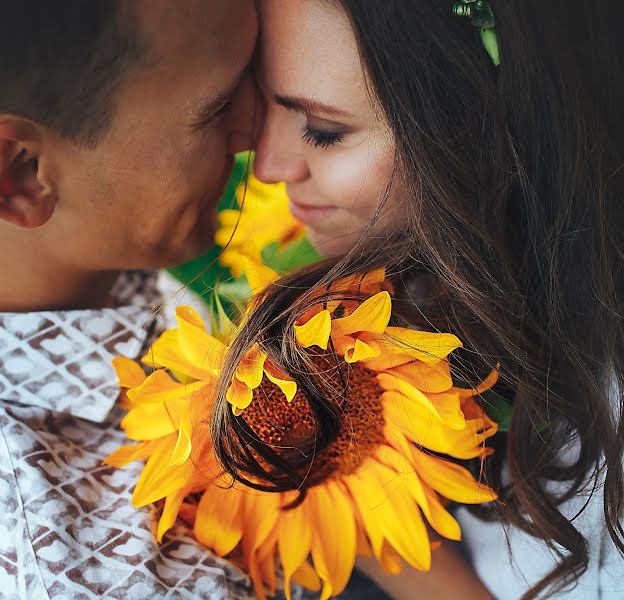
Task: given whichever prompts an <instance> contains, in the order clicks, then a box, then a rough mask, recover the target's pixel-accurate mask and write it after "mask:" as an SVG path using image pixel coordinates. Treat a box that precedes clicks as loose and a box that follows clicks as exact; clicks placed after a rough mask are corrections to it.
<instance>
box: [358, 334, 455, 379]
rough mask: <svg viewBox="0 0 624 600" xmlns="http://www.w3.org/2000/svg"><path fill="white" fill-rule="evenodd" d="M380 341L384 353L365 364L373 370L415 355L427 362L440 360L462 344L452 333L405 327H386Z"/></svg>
mask: <svg viewBox="0 0 624 600" xmlns="http://www.w3.org/2000/svg"><path fill="white" fill-rule="evenodd" d="M378 343H379V346H380V348H381V354H380V355H379V356H378V357H377V358H372V359H370V360H368V361H366V364H365V365H364V366H366V367H367V368H369V369H372V370H373V371H384V370H387V369H392V368H396V367H400V366H401V365H404V364H406V363H409V362H412V361H413V360H414V359H418V360H420V361H422V362H424V363H426V364H437V363H439V362H440V361H441V360H443V359H444V358H446V357H447V356H448V355H449V354H450V353H451V352H452V351H453V350H455V349H456V348H459V347H460V346H461V345H462V343H461V342H460V341H459V339H458V338H457V337H456V336H454V335H452V334H450V333H431V332H429V331H417V330H413V329H404V328H403V327H387V328H386V332H385V335H384V336H383V338H381V339H380V340H379V341H378Z"/></svg>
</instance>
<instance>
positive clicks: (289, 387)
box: [264, 362, 297, 402]
mask: <svg viewBox="0 0 624 600" xmlns="http://www.w3.org/2000/svg"><path fill="white" fill-rule="evenodd" d="M264 372H265V374H266V376H267V378H268V379H269V381H271V382H273V383H274V384H275V385H276V386H277V387H278V388H279V389H280V390H282V392H283V393H284V396H286V400H287V401H288V402H292V400H293V398H294V397H295V394H296V393H297V384H296V383H295V382H294V381H291V380H289V379H287V378H286V374H285V373H283V372H282V371H281V369H278V368H277V367H276V366H275V365H273V364H271V363H269V362H265V363H264Z"/></svg>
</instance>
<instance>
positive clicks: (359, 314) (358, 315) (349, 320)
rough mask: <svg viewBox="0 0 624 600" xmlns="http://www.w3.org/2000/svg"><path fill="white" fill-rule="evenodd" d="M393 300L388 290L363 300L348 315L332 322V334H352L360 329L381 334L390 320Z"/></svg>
mask: <svg viewBox="0 0 624 600" xmlns="http://www.w3.org/2000/svg"><path fill="white" fill-rule="evenodd" d="M391 313H392V300H391V298H390V294H389V293H388V292H385V291H384V292H379V293H378V294H375V295H374V296H372V297H371V298H369V299H368V300H366V301H364V302H362V304H360V306H358V307H357V308H356V309H355V310H354V311H353V312H352V313H351V314H350V315H349V316H348V317H343V318H342V319H335V320H334V321H333V322H332V334H336V335H341V336H342V335H351V334H354V333H357V332H359V331H366V332H369V333H376V334H381V333H383V332H384V331H385V329H386V327H387V326H388V323H389V322H390V315H391Z"/></svg>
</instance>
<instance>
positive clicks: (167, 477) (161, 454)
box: [132, 433, 196, 508]
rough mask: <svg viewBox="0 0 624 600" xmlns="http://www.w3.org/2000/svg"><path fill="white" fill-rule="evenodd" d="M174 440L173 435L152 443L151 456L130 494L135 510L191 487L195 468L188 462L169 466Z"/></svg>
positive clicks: (174, 435) (175, 436) (174, 436)
mask: <svg viewBox="0 0 624 600" xmlns="http://www.w3.org/2000/svg"><path fill="white" fill-rule="evenodd" d="M176 439H177V435H176V434H175V433H174V434H171V435H168V436H166V437H163V438H160V439H159V440H156V441H155V442H154V443H153V444H154V445H153V452H152V455H151V456H150V457H149V459H148V461H147V463H146V464H145V467H144V468H143V472H142V473H141V476H140V477H139V481H138V482H137V485H136V488H135V489H134V493H133V494H132V504H133V506H136V507H137V508H138V507H141V506H146V505H147V504H152V503H153V502H156V501H157V500H161V499H162V498H165V497H167V496H169V495H171V494H173V493H175V492H177V491H178V490H180V489H181V488H185V487H192V486H191V482H192V481H193V477H194V476H195V475H196V468H195V466H194V465H192V464H190V461H188V462H186V463H185V464H184V465H181V466H176V467H171V466H169V459H170V458H171V452H172V450H173V447H174V446H175V443H176Z"/></svg>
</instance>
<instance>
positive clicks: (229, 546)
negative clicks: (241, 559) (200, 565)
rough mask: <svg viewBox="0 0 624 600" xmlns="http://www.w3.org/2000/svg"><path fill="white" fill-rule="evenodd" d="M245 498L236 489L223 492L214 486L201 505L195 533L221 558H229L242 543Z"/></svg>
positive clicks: (209, 488) (198, 508) (231, 488)
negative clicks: (243, 503)
mask: <svg viewBox="0 0 624 600" xmlns="http://www.w3.org/2000/svg"><path fill="white" fill-rule="evenodd" d="M243 495H244V493H243V492H242V491H240V490H238V489H236V488H233V487H228V488H223V487H220V486H219V485H218V484H217V483H214V484H212V485H210V486H209V487H208V488H207V489H206V491H204V493H203V495H202V497H201V500H200V501H199V505H198V506H197V513H196V515H195V527H194V529H193V532H194V533H195V537H196V538H197V539H198V541H199V542H200V543H201V544H203V545H204V546H206V547H208V548H210V549H211V550H213V551H214V552H215V554H217V555H218V556H226V555H227V554H229V553H230V552H231V551H232V550H234V548H236V546H237V545H238V543H239V542H240V540H241V537H242V535H243V515H242V512H241V511H242V506H241V503H242V500H243Z"/></svg>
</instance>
